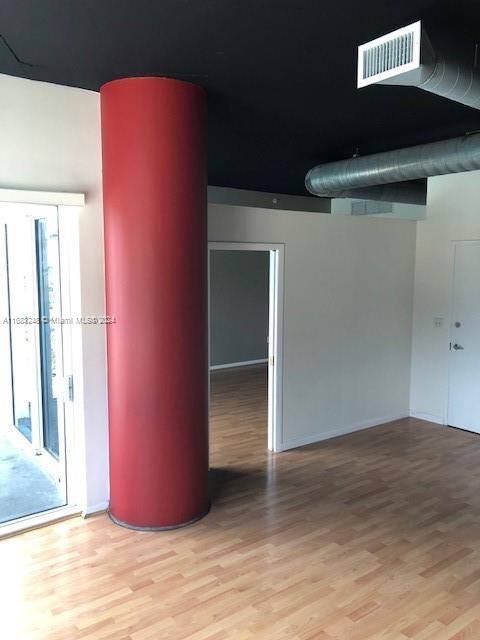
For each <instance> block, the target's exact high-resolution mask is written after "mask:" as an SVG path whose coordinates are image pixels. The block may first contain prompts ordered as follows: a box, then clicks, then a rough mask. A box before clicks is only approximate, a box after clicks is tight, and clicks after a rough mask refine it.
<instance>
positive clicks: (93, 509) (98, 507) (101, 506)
mask: <svg viewBox="0 0 480 640" xmlns="http://www.w3.org/2000/svg"><path fill="white" fill-rule="evenodd" d="M108 507H109V502H108V501H106V502H99V503H98V504H92V505H90V506H89V507H87V508H86V509H84V510H83V511H82V518H88V516H93V515H94V514H95V513H102V511H107V509H108Z"/></svg>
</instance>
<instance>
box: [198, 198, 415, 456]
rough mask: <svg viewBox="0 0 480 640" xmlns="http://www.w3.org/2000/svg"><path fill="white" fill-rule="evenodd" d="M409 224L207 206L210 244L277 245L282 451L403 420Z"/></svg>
mask: <svg viewBox="0 0 480 640" xmlns="http://www.w3.org/2000/svg"><path fill="white" fill-rule="evenodd" d="M415 225H416V223H415V222H409V221H394V220H379V219H374V218H368V219H367V218H365V217H362V218H358V217H343V216H338V217H334V216H329V215H326V214H321V213H318V214H312V213H300V212H284V211H271V210H266V209H252V208H245V207H237V206H229V205H210V206H209V240H210V241H235V242H262V243H264V242H272V243H284V244H285V318H284V378H283V381H284V382H283V440H284V446H286V447H289V446H294V445H300V444H304V443H306V442H311V441H315V440H318V439H322V438H325V437H329V436H331V435H335V434H339V433H344V432H347V431H350V430H354V429H356V428H360V427H363V426H367V425H371V424H374V423H379V422H383V421H387V420H390V419H394V418H397V417H400V416H406V415H408V414H409V383H410V349H411V325H412V305H413V278H414V263H415Z"/></svg>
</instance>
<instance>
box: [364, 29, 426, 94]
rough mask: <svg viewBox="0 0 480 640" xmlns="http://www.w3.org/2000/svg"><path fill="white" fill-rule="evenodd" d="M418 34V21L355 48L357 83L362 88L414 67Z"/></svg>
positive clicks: (418, 62) (419, 32)
mask: <svg viewBox="0 0 480 640" xmlns="http://www.w3.org/2000/svg"><path fill="white" fill-rule="evenodd" d="M421 33H422V26H421V22H420V21H419V22H415V23H413V24H411V25H408V26H407V27H403V28H402V29H397V30H396V31H392V33H387V35H385V36H382V37H381V38H377V39H376V40H372V41H371V42H367V43H366V44H362V45H361V46H360V47H358V78H357V86H358V87H366V86H367V85H369V84H374V83H376V82H382V80H386V79H387V78H392V77H393V76H396V75H398V74H399V73H406V72H407V71H412V70H413V69H418V68H419V66H420V40H421Z"/></svg>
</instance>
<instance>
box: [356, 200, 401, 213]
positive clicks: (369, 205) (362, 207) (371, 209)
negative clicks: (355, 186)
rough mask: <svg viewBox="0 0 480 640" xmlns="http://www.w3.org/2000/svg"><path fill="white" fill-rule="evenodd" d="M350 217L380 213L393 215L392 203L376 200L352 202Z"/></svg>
mask: <svg viewBox="0 0 480 640" xmlns="http://www.w3.org/2000/svg"><path fill="white" fill-rule="evenodd" d="M350 210H351V212H352V216H374V215H378V214H380V213H393V203H391V202H379V201H376V200H352V203H351V209H350Z"/></svg>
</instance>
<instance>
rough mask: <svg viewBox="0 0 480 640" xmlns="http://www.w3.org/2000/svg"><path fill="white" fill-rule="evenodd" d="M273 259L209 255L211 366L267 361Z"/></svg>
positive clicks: (248, 253)
mask: <svg viewBox="0 0 480 640" xmlns="http://www.w3.org/2000/svg"><path fill="white" fill-rule="evenodd" d="M269 266H270V255H269V253H268V252H267V251H224V250H215V251H213V250H212V251H210V365H211V366H218V365H228V364H235V363H240V362H251V361H252V360H266V359H267V357H268V342H267V340H268V299H269V270H270V269H269Z"/></svg>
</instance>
